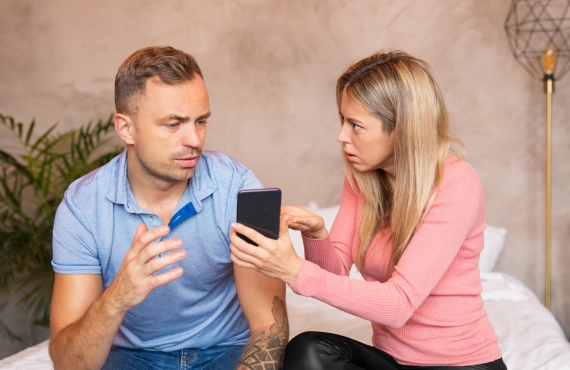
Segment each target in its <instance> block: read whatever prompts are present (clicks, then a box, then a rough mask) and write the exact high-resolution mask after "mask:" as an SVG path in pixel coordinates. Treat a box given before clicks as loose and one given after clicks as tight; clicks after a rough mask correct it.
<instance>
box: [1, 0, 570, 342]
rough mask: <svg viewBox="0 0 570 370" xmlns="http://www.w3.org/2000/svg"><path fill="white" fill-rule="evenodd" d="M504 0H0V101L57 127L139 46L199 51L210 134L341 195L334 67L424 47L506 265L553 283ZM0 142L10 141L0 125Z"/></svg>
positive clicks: (527, 99)
mask: <svg viewBox="0 0 570 370" xmlns="http://www.w3.org/2000/svg"><path fill="white" fill-rule="evenodd" d="M509 4H510V1H508V0H463V1H457V0H421V1H420V0H407V1H403V0H401V1H390V0H374V1H342V0H337V1H318V0H309V1H278V0H266V1H262V0H235V1H222V0H214V1H196V0H194V1H187V0H167V1H161V2H157V1H149V0H147V1H141V0H124V1H111V0H104V1H97V2H95V1H71V0H68V1H65V0H53V1H33V0H3V1H2V2H0V53H1V56H0V86H1V88H0V113H3V114H8V115H12V116H15V117H16V118H18V119H20V120H23V121H28V120H30V119H31V118H32V117H36V118H37V119H38V121H39V123H40V124H41V125H43V127H46V126H47V125H49V124H52V123H54V122H56V121H58V122H60V124H61V127H62V128H67V127H73V126H77V125H80V124H83V123H86V122H87V121H88V120H91V119H97V118H100V117H106V116H107V115H108V114H110V113H111V112H112V111H113V109H114V106H113V80H114V74H115V72H116V69H117V67H118V66H119V64H120V63H121V62H122V61H123V60H124V58H125V57H126V56H127V55H129V54H130V53H131V52H133V51H134V50H136V49H138V48H141V47H144V46H148V45H158V44H160V45H165V44H170V45H172V46H175V47H177V48H180V49H183V50H185V51H188V52H190V53H191V54H193V55H194V56H195V57H196V58H197V59H198V61H199V63H200V64H201V66H202V68H203V71H204V74H205V79H206V83H207V86H208V89H209V92H210V95H211V105H212V111H213V116H212V118H211V120H210V126H209V133H208V135H209V136H208V142H207V147H208V149H213V150H220V151H223V152H226V153H228V154H230V155H232V156H234V157H235V158H237V159H239V160H241V161H243V162H244V163H245V164H247V165H248V166H250V167H251V168H252V169H253V170H254V171H255V173H256V174H257V175H258V177H259V178H260V179H261V180H262V181H263V182H264V184H265V185H266V186H278V187H280V188H282V189H283V192H284V201H285V203H288V204H301V205H302V204H306V203H308V202H309V201H310V200H315V201H317V202H318V204H319V205H322V206H327V205H332V204H335V203H338V202H339V201H340V190H341V184H342V176H343V168H342V163H341V158H340V154H339V151H340V149H339V145H338V144H337V143H336V141H335V137H336V130H337V129H338V126H339V124H338V120H337V113H336V106H335V100H334V86H335V82H336V78H337V77H338V76H339V75H340V73H341V72H342V71H343V69H344V68H346V67H347V66H348V65H349V64H350V63H353V62H355V61H357V60H359V59H360V58H362V57H365V56H367V55H369V54H371V53H372V52H374V51H377V50H379V49H393V48H397V49H402V50H405V51H407V52H409V53H411V54H413V55H415V56H418V57H420V58H422V59H425V60H426V61H428V62H429V63H430V64H431V65H432V67H433V69H434V71H435V75H436V78H437V79H438V81H439V83H440V85H441V87H442V90H443V93H444V96H445V98H446V100H447V103H448V108H449V111H450V115H451V119H452V129H453V130H454V131H455V133H456V134H458V135H459V136H460V137H461V138H462V139H463V140H464V141H465V144H466V147H467V156H466V160H467V161H468V162H470V163H471V164H472V165H473V167H474V168H475V169H476V170H477V171H478V173H479V175H480V177H481V180H482V182H483V186H484V191H485V196H486V199H487V212H486V217H487V221H488V223H490V224H494V225H500V226H504V227H506V228H507V229H508V230H509V234H508V237H507V244H506V248H505V250H504V252H503V254H502V256H501V258H500V261H499V264H498V269H500V270H502V271H506V272H509V273H511V274H513V275H515V276H517V277H519V278H520V279H521V280H522V281H523V282H525V283H526V284H527V285H529V286H530V287H531V288H532V289H533V290H534V291H535V292H536V293H537V294H538V295H539V296H542V295H543V293H544V288H543V286H544V280H543V272H544V268H543V258H544V253H543V224H544V221H543V219H544V217H543V215H544V211H543V209H544V200H543V199H544V190H543V189H544V180H543V178H544V177H543V169H544V165H543V158H544V153H545V151H544V118H543V117H544V113H545V108H544V94H543V92H542V85H541V83H540V82H538V81H534V80H532V79H531V78H530V77H529V76H528V75H527V73H526V72H525V71H524V70H523V68H522V67H521V66H519V65H518V64H517V63H516V61H515V60H514V58H513V57H512V55H511V53H510V50H509V48H508V43H507V39H506V36H505V32H504V30H503V22H504V19H505V17H506V14H507V10H508V7H509ZM568 85H570V78H566V80H562V81H560V82H559V83H558V85H557V93H556V94H555V96H554V153H553V155H554V164H553V269H554V272H553V296H552V302H553V311H554V312H555V314H556V316H557V318H558V319H559V321H560V322H561V323H562V324H563V325H564V327H565V330H566V333H567V334H570V286H569V285H568V283H567V282H568V281H570V273H568V272H567V271H568V270H567V269H566V268H565V266H567V265H568V263H569V261H570V246H569V243H568V242H567V241H568V240H569V239H570V207H569V198H570V194H569V192H568V186H567V184H568V180H569V178H570V169H569V168H568V166H567V165H566V158H568V156H569V152H570V145H569V144H568V143H569V142H570V141H569V139H570V132H569V131H570V128H569V125H568V115H569V111H568V108H567V104H565V102H566V101H567V100H568V96H569V94H570V87H569V86H568ZM0 145H7V143H6V140H4V141H2V140H1V139H0Z"/></svg>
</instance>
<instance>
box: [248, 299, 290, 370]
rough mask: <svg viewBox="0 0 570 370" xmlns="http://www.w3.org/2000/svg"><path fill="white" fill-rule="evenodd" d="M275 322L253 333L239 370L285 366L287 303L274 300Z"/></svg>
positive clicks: (276, 368)
mask: <svg viewBox="0 0 570 370" xmlns="http://www.w3.org/2000/svg"><path fill="white" fill-rule="evenodd" d="M272 313H273V317H274V319H275V322H274V323H273V324H271V325H268V326H267V327H265V328H262V329H261V330H258V331H256V332H252V333H251V337H250V339H249V341H248V342H247V345H246V346H245V348H244V350H243V353H242V355H241V358H240V360H239V363H238V366H237V370H246V369H252V370H278V369H281V366H282V365H283V354H284V352H285V346H286V345H287V342H288V340H289V321H288V319H287V309H286V308H285V303H284V302H283V301H282V300H281V299H280V298H279V297H275V298H273V308H272Z"/></svg>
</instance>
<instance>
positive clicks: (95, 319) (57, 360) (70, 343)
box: [49, 294, 126, 370]
mask: <svg viewBox="0 0 570 370" xmlns="http://www.w3.org/2000/svg"><path fill="white" fill-rule="evenodd" d="M105 298H106V297H105V294H103V295H102V296H101V297H99V299H97V300H96V301H94V302H93V304H91V306H89V308H88V309H87V311H86V312H85V314H84V315H83V316H82V317H81V318H80V319H79V320H77V321H76V322H74V323H72V324H70V325H68V326H66V327H65V328H63V329H62V330H61V331H60V332H59V333H57V334H56V336H55V337H54V338H52V340H51V342H50V348H49V353H50V357H51V359H52V361H53V363H54V369H55V370H65V369H74V370H75V369H100V368H101V367H102V366H103V364H104V363H105V360H106V359H107V357H108V355H109V350H110V349H111V345H112V343H113V338H114V337H115V335H116V334H117V332H118V330H119V327H120V325H121V322H122V321H123V318H124V316H125V313H126V312H120V311H117V310H116V309H114V308H112V307H111V305H109V304H108V302H107V301H106V299H105Z"/></svg>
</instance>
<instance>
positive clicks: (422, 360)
mask: <svg viewBox="0 0 570 370" xmlns="http://www.w3.org/2000/svg"><path fill="white" fill-rule="evenodd" d="M361 210H362V202H361V201H359V198H358V197H357V195H356V194H355V193H354V191H353V190H352V189H351V188H350V185H349V184H348V181H346V180H345V184H344V190H343V195H342V203H341V206H340V210H339V213H338V215H337V217H336V219H335V221H334V224H333V226H332V229H331V231H330V234H329V236H327V237H326V238H325V239H321V240H313V239H304V244H305V257H306V259H307V260H306V261H303V265H302V267H301V271H300V272H299V275H298V276H297V279H296V280H295V281H294V282H293V283H292V284H291V289H293V291H294V292H295V293H297V294H300V295H303V296H308V297H314V298H316V299H318V300H321V301H323V302H325V303H328V304H330V305H332V306H334V307H337V308H338V309H340V310H343V311H345V312H348V313H351V314H353V315H355V316H359V317H362V318H364V319H367V320H370V321H371V322H372V329H373V338H372V341H373V344H374V346H375V347H377V348H379V349H381V350H383V351H385V352H387V353H389V354H390V355H392V356H393V357H394V358H395V359H396V361H397V362H398V363H400V364H402V365H418V366H419V365H456V366H462V365H463V366H465V365H474V364H482V363H486V362H490V361H494V360H496V359H498V358H500V357H501V351H500V349H499V346H498V344H497V335H496V334H495V332H494V331H493V328H492V326H491V324H490V322H489V320H488V318H487V313H486V311H485V310H484V308H483V299H482V298H481V290H482V286H481V283H480V282H479V267H478V262H479V253H480V252H481V250H482V249H483V230H484V229H485V221H484V212H485V203H484V199H483V191H482V188H481V184H480V182H479V178H478V176H477V174H476V173H475V171H474V170H473V168H472V167H471V166H470V165H469V164H467V163H465V162H463V161H458V160H457V159H456V158H454V157H450V158H448V160H447V161H446V167H445V169H444V175H443V179H442V183H441V186H440V188H439V192H438V194H437V196H436V199H435V200H434V203H433V204H432V206H431V208H430V209H429V211H428V213H427V214H426V215H425V217H424V219H423V221H422V223H421V224H420V226H419V227H418V228H417V230H416V233H415V234H414V236H413V238H412V240H411V241H410V243H409V245H408V247H407V249H406V251H405V252H404V254H403V255H402V258H401V259H400V261H399V262H398V264H397V266H396V268H395V271H394V273H393V274H392V276H391V277H388V276H387V269H388V262H389V253H390V251H391V243H390V242H389V240H388V234H389V232H390V231H389V230H386V232H385V233H384V235H383V236H381V235H380V233H379V234H377V235H376V236H375V238H374V239H373V240H372V244H371V247H370V248H369V252H368V254H367V259H366V271H367V275H366V277H365V281H362V280H355V279H350V278H349V277H348V273H349V270H350V267H351V266H352V264H353V256H354V255H355V253H356V249H357V247H358V244H357V243H358V231H357V230H358V229H357V226H358V220H359V216H360V212H361ZM309 261H310V262H309Z"/></svg>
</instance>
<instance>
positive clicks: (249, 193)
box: [236, 188, 281, 246]
mask: <svg viewBox="0 0 570 370" xmlns="http://www.w3.org/2000/svg"><path fill="white" fill-rule="evenodd" d="M280 214H281V190H280V189H276V188H267V189H248V190H242V191H240V192H239V193H238V200H237V217H236V220H237V222H239V223H240V224H243V225H245V226H248V227H251V228H252V229H254V230H256V231H257V232H259V233H260V234H262V235H264V236H266V237H268V238H271V239H275V240H276V239H278V238H279V217H280ZM237 235H238V236H239V237H240V238H242V239H243V240H245V241H246V242H248V243H249V244H252V245H255V246H257V244H256V243H255V242H253V241H252V240H250V239H249V238H247V237H245V236H243V235H241V234H239V233H238V234H237Z"/></svg>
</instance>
